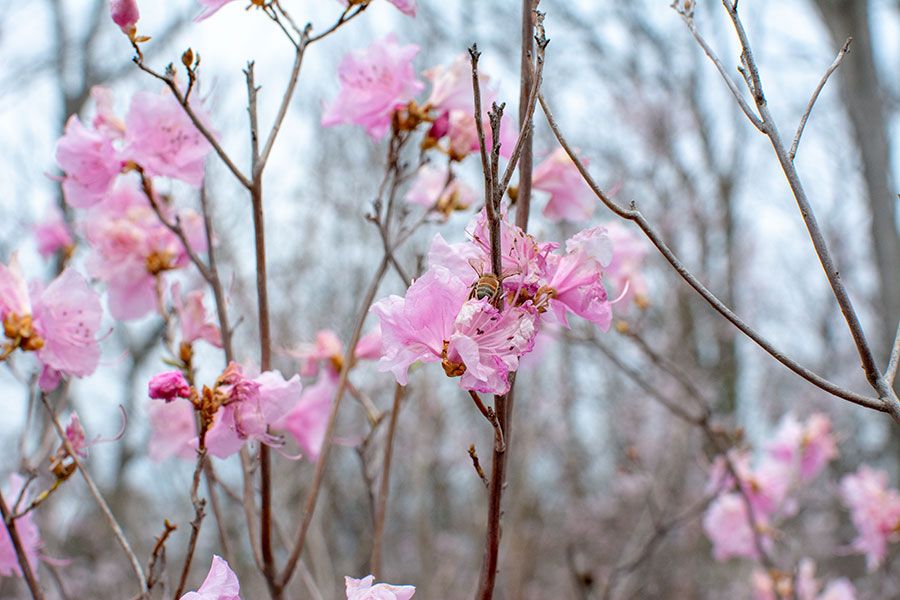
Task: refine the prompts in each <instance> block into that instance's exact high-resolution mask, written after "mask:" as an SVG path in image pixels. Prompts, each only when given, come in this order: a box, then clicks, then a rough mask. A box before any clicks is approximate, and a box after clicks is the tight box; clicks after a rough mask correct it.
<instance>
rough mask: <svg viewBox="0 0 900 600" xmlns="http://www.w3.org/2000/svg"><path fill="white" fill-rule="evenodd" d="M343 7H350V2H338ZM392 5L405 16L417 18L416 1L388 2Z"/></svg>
mask: <svg viewBox="0 0 900 600" xmlns="http://www.w3.org/2000/svg"><path fill="white" fill-rule="evenodd" d="M338 2H340V3H341V4H342V5H343V6H350V3H349V2H348V0H338ZM388 2H390V3H391V4H393V5H394V6H396V7H397V10H399V11H400V12H402V13H403V14H404V15H407V16H410V17H415V16H416V0H388Z"/></svg>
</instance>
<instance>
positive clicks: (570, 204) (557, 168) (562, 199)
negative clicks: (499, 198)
mask: <svg viewBox="0 0 900 600" xmlns="http://www.w3.org/2000/svg"><path fill="white" fill-rule="evenodd" d="M582 162H583V163H585V164H587V163H586V161H582ZM531 185H532V187H533V188H534V189H535V190H539V191H541V192H546V193H548V194H550V200H549V201H548V202H547V205H546V206H545V207H544V216H545V217H547V218H548V219H550V220H551V221H576V222H577V221H584V220H587V219H589V218H590V217H591V215H592V214H594V208H595V207H596V206H597V203H598V200H597V197H596V196H595V195H594V192H593V191H591V188H590V187H588V184H587V183H586V182H585V180H584V178H583V177H582V176H581V173H579V172H578V167H576V166H575V163H574V162H572V159H571V158H570V157H569V155H568V154H567V153H566V151H565V150H564V149H562V148H558V149H556V150H555V151H554V152H553V154H551V155H550V156H549V157H547V158H546V159H545V160H544V161H543V162H542V163H540V164H539V165H538V166H536V167H535V169H534V175H533V177H532V183H531Z"/></svg>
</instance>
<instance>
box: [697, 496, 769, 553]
mask: <svg viewBox="0 0 900 600" xmlns="http://www.w3.org/2000/svg"><path fill="white" fill-rule="evenodd" d="M757 526H759V527H763V526H764V522H763V521H761V520H760V519H759V517H758V515H757ZM703 531H705V532H706V537H708V538H709V540H710V541H711V542H712V544H713V557H714V558H715V559H716V560H718V561H724V560H728V559H729V558H732V557H735V558H740V557H747V558H758V556H759V552H758V550H757V548H756V541H755V539H754V535H753V529H752V528H751V525H750V520H749V518H748V514H747V506H746V504H745V503H744V500H743V498H741V497H740V495H739V494H736V493H730V494H723V495H721V496H719V497H718V498H716V499H715V500H714V501H713V503H712V504H710V506H709V508H708V509H707V511H706V514H705V515H704V516H703ZM760 535H762V534H761V533H760ZM762 539H763V543H764V544H765V545H767V546H768V545H769V544H770V540H769V538H767V537H763V538H762Z"/></svg>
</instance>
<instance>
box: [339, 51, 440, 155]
mask: <svg viewBox="0 0 900 600" xmlns="http://www.w3.org/2000/svg"><path fill="white" fill-rule="evenodd" d="M418 52H419V47H418V46H416V45H414V44H408V45H403V46H401V45H400V44H398V43H397V38H396V36H395V35H393V34H391V35H389V36H387V37H386V38H384V39H382V40H378V41H376V42H374V43H373V44H372V45H371V46H369V47H368V48H367V49H365V50H357V51H355V52H350V53H349V54H347V55H346V56H345V57H344V58H343V60H342V61H341V64H340V66H339V67H338V76H339V77H340V80H341V91H340V93H339V94H338V96H337V98H335V99H334V101H333V102H332V103H331V104H330V105H329V106H328V107H327V108H326V110H325V114H324V115H323V116H322V125H324V126H326V127H330V126H332V125H338V124H341V123H347V124H355V125H360V126H362V127H364V128H365V130H366V131H367V132H368V134H369V135H370V136H371V137H372V138H373V139H376V140H378V139H381V138H382V137H384V134H385V133H387V131H388V128H389V127H390V125H391V119H392V116H393V114H394V111H396V110H397V109H399V108H401V107H403V106H406V105H407V104H408V103H409V102H410V101H411V100H412V99H413V98H414V97H415V96H416V94H418V93H419V92H421V91H422V89H424V87H425V86H424V84H422V82H420V81H419V80H418V79H417V78H416V72H415V70H414V69H413V65H412V61H413V58H414V57H415V56H416V54H418Z"/></svg>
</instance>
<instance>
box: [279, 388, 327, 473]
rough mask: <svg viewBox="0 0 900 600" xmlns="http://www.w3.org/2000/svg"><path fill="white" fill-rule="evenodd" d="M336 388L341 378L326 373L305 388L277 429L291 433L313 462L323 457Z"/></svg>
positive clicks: (304, 453)
mask: <svg viewBox="0 0 900 600" xmlns="http://www.w3.org/2000/svg"><path fill="white" fill-rule="evenodd" d="M336 391H337V379H336V378H334V377H333V376H331V375H329V374H328V373H323V374H322V375H321V377H319V380H318V381H316V383H314V384H313V385H311V386H309V387H308V388H306V389H305V390H303V393H302V394H301V395H300V399H299V400H298V401H297V403H296V405H295V406H294V407H293V408H292V409H291V410H290V412H288V413H287V414H286V415H285V416H284V417H282V418H281V419H280V420H279V421H278V422H277V423H276V424H275V428H276V429H283V430H284V431H287V432H288V433H290V434H291V437H293V438H294V441H296V442H297V445H298V446H299V447H300V449H301V450H302V451H303V455H304V456H305V457H306V458H307V460H310V461H312V462H315V461H317V460H318V459H319V452H320V450H321V449H322V444H323V442H324V441H325V429H326V427H327V425H328V417H329V414H330V413H331V404H332V402H333V400H334V395H335V392H336Z"/></svg>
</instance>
